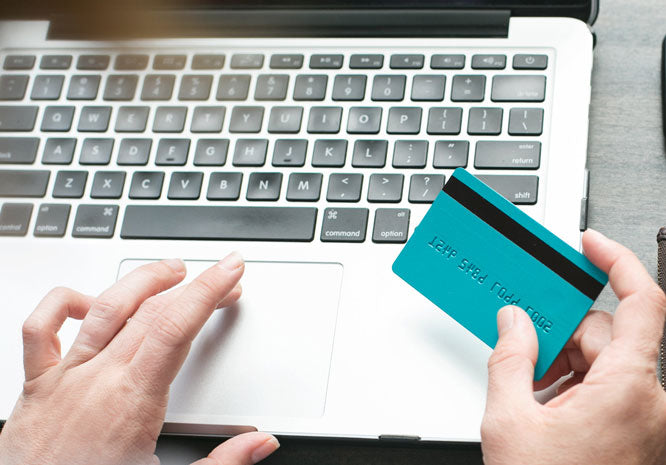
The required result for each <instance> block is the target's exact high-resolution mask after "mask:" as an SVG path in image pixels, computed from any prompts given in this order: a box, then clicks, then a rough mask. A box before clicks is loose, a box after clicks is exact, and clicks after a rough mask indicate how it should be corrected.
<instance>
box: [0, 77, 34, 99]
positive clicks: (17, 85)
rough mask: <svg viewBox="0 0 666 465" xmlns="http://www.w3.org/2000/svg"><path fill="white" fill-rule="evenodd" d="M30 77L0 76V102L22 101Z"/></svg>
mask: <svg viewBox="0 0 666 465" xmlns="http://www.w3.org/2000/svg"><path fill="white" fill-rule="evenodd" d="M29 79H30V77H29V76H28V75H27V74H26V75H24V74H5V75H4V76H0V100H22V99H23V97H24V96H25V90H26V89H27V88H28V80H29Z"/></svg>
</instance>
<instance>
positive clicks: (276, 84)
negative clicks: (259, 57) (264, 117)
mask: <svg viewBox="0 0 666 465" xmlns="http://www.w3.org/2000/svg"><path fill="white" fill-rule="evenodd" d="M288 87H289V76H288V75H286V74H262V75H261V76H259V78H258V79H257V87H256V89H255V91H254V99H255V100H284V99H286V98H287V88H288Z"/></svg>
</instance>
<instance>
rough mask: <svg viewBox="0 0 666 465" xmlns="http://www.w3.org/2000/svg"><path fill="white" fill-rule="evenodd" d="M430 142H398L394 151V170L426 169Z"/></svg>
mask: <svg viewBox="0 0 666 465" xmlns="http://www.w3.org/2000/svg"><path fill="white" fill-rule="evenodd" d="M427 158H428V142H427V141H424V140H398V141H396V142H395V147H394V149H393V167H394V168H425V166H426V161H427Z"/></svg>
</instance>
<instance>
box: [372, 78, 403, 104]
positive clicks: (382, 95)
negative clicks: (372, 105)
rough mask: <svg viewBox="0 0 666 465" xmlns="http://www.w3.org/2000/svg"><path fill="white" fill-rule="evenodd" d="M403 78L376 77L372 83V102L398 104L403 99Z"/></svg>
mask: <svg viewBox="0 0 666 465" xmlns="http://www.w3.org/2000/svg"><path fill="white" fill-rule="evenodd" d="M405 81H406V78H405V76H395V75H394V76H387V75H378V76H375V79H374V80H373V83H372V100H375V101H384V102H399V101H401V100H402V99H404V98H405Z"/></svg>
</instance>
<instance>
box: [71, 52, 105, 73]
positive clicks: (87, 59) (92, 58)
mask: <svg viewBox="0 0 666 465" xmlns="http://www.w3.org/2000/svg"><path fill="white" fill-rule="evenodd" d="M110 59H111V57H109V55H79V59H78V60H77V61H76V69H82V70H86V71H102V70H105V69H106V68H108V67H109V61H110Z"/></svg>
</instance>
